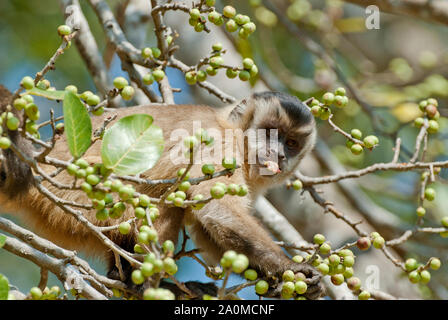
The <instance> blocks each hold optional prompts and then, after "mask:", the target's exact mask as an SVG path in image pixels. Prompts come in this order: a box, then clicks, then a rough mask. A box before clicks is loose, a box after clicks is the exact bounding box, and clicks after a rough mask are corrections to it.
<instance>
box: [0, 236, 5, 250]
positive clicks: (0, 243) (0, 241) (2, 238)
mask: <svg viewBox="0 0 448 320" xmlns="http://www.w3.org/2000/svg"><path fill="white" fill-rule="evenodd" d="M5 242H6V236H5V235H4V234H0V248H3V246H4V245H5Z"/></svg>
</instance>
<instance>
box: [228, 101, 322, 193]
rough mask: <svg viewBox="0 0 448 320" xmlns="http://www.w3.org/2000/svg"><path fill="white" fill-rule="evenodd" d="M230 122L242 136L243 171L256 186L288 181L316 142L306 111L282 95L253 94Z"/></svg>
mask: <svg viewBox="0 0 448 320" xmlns="http://www.w3.org/2000/svg"><path fill="white" fill-rule="evenodd" d="M229 120H231V121H232V122H233V123H235V124H236V125H237V126H238V127H239V128H241V129H242V130H243V131H244V132H245V137H246V139H245V148H244V150H245V161H244V167H245V170H246V175H247V176H248V178H249V181H251V182H252V183H255V184H256V185H257V186H258V185H260V186H269V185H272V184H276V183H282V182H284V180H285V179H286V178H288V177H291V175H292V174H293V173H294V171H295V170H296V168H297V166H298V164H299V162H300V160H302V158H303V157H304V156H305V155H306V154H307V153H308V152H309V151H310V150H311V149H312V148H313V146H314V143H315V139H316V124H315V121H314V117H313V115H312V114H311V112H310V110H309V108H308V107H307V106H306V105H305V104H303V103H302V102H301V101H300V100H299V99H297V98H296V97H293V96H290V95H288V94H284V93H279V92H261V93H255V94H254V95H252V96H251V97H250V98H249V99H245V100H243V101H242V102H241V103H239V104H238V105H237V106H236V107H234V108H233V110H232V111H231V113H230V115H229ZM255 160H256V161H255Z"/></svg>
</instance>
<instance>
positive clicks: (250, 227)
mask: <svg viewBox="0 0 448 320" xmlns="http://www.w3.org/2000/svg"><path fill="white" fill-rule="evenodd" d="M194 219H196V222H195V223H193V225H192V226H191V227H190V229H189V230H191V236H192V238H193V239H194V241H195V243H196V245H197V246H198V247H199V248H201V249H202V248H203V249H204V251H208V252H207V253H206V254H205V255H203V257H204V259H206V260H207V262H209V263H215V264H217V263H218V262H219V259H217V257H218V256H220V255H221V254H222V252H225V251H227V250H235V251H237V252H239V253H243V254H245V255H246V256H247V257H248V258H249V263H250V266H251V268H254V269H256V270H257V271H258V272H260V273H261V274H262V275H263V276H265V277H267V278H271V277H272V276H275V277H276V278H277V279H281V276H282V274H283V272H284V271H286V270H292V271H294V272H295V273H298V272H301V273H303V274H304V275H305V276H306V277H307V279H306V280H305V282H306V283H307V284H308V286H309V289H308V291H307V294H306V295H307V297H309V298H317V297H319V296H320V294H321V292H322V290H323V287H322V285H321V284H320V279H321V275H320V273H319V272H318V271H317V270H316V269H315V268H313V267H312V266H311V265H309V264H305V263H300V264H299V263H296V262H294V261H292V260H291V259H290V258H289V257H288V256H287V255H286V254H285V253H284V252H283V250H282V249H281V248H280V247H279V246H278V245H276V244H275V243H274V241H273V240H272V238H271V237H270V235H269V234H268V233H267V232H266V231H265V230H264V229H263V227H262V226H261V225H260V224H259V222H258V221H257V220H256V219H255V218H254V217H253V216H252V215H251V214H250V212H249V209H248V200H247V199H245V198H236V197H232V198H231V199H224V201H223V200H218V201H212V202H210V203H208V204H207V205H206V206H204V208H203V209H201V210H199V211H195V212H194ZM207 239H208V241H207ZM210 250H212V252H211V253H210ZM210 260H214V261H213V262H212V261H210Z"/></svg>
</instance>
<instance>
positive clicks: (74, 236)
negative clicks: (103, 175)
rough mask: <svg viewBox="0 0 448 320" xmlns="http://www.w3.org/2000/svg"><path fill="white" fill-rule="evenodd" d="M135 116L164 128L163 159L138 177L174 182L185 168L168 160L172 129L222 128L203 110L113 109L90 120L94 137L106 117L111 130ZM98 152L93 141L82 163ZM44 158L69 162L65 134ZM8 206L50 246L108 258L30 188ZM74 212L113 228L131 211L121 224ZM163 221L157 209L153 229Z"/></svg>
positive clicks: (68, 193) (74, 195)
mask: <svg viewBox="0 0 448 320" xmlns="http://www.w3.org/2000/svg"><path fill="white" fill-rule="evenodd" d="M138 113H144V114H149V115H151V116H152V117H153V119H154V124H155V125H157V126H159V127H161V128H162V129H163V136H164V140H165V146H164V152H163V155H162V157H161V158H160V159H159V161H158V162H157V163H156V165H155V166H154V167H153V168H152V169H151V170H149V171H147V172H145V173H144V174H142V175H141V176H142V177H147V178H152V179H169V178H174V177H175V176H176V174H175V173H176V172H177V170H178V169H180V168H182V167H185V166H186V165H185V164H177V165H174V164H173V162H172V160H171V159H170V156H169V152H170V150H171V149H172V148H173V147H174V145H175V144H176V143H179V141H172V140H171V139H170V136H171V133H172V131H173V130H176V129H184V130H187V131H188V134H190V135H191V134H193V121H196V120H197V119H200V120H201V126H203V128H204V129H207V128H220V129H223V128H222V124H223V122H222V121H221V120H220V119H219V118H218V116H217V112H216V111H215V110H214V109H213V108H211V107H208V106H191V105H149V106H137V107H130V108H122V109H117V111H111V112H107V113H104V114H103V115H102V116H97V117H92V128H93V132H95V130H97V129H99V128H101V127H102V126H103V124H104V121H105V120H106V118H107V117H110V116H113V115H114V114H117V115H118V117H117V118H116V119H115V120H114V121H112V122H111V123H110V124H109V125H108V126H107V128H110V127H111V126H112V125H113V124H114V123H115V122H116V121H118V120H119V119H121V118H123V117H125V116H128V115H132V114H138ZM100 151H101V140H96V141H95V142H94V143H93V144H92V146H91V147H90V148H89V150H88V151H87V152H86V153H85V155H84V156H83V158H84V159H85V160H87V162H89V164H94V163H100V162H101V152H100ZM49 157H54V158H57V159H60V160H64V161H69V160H70V159H71V158H72V156H71V155H70V152H69V150H68V145H67V142H66V138H65V135H62V136H60V137H59V138H58V140H57V142H56V144H55V147H54V149H53V150H52V152H51V153H50V154H49ZM42 168H43V169H44V171H45V172H46V173H47V174H49V173H51V172H54V170H55V169H56V168H55V167H53V166H42ZM191 173H192V176H193V177H194V176H200V175H201V171H200V166H198V167H195V168H193V169H192V170H191ZM54 180H56V181H57V182H59V183H63V184H69V183H71V181H73V178H72V177H71V176H69V175H68V173H67V172H66V171H65V170H64V171H62V172H61V173H59V174H58V175H57V176H56V177H54ZM42 184H43V185H44V186H45V187H46V188H48V190H50V191H51V192H53V193H54V194H55V195H56V196H58V197H60V198H61V199H65V200H67V201H76V202H78V203H83V204H88V203H90V200H89V199H88V197H87V196H86V194H85V193H84V192H82V191H79V190H66V189H60V188H58V187H55V186H53V185H51V184H50V183H48V182H45V181H44V182H43V183H42ZM168 186H169V185H158V186H155V187H149V186H141V185H139V186H136V189H137V191H139V192H141V193H146V194H148V195H150V196H154V197H158V196H160V194H161V193H162V192H163V191H165V190H166V188H167V187H168ZM3 200H4V199H2V201H1V203H2V205H3V204H4V203H6V202H7V201H3ZM8 202H9V204H10V206H9V208H10V210H11V211H19V212H20V213H22V217H23V219H24V221H25V223H26V224H29V225H31V226H33V227H34V230H35V231H36V232H37V233H38V234H40V235H42V236H44V237H46V238H48V239H49V240H51V241H54V242H55V243H56V244H58V245H60V246H63V247H64V248H67V249H72V250H78V251H83V252H85V253H87V254H90V255H94V256H103V257H104V256H107V255H108V250H107V249H106V248H105V247H104V246H103V245H102V244H101V242H100V241H99V240H98V239H97V238H96V237H95V236H94V235H93V233H92V232H91V231H90V230H88V229H87V228H86V227H85V226H84V225H83V224H82V223H81V222H80V221H78V220H77V219H76V218H75V217H74V216H73V215H70V214H68V213H66V212H64V211H63V210H62V209H61V208H59V207H58V206H56V205H55V203H54V202H53V201H50V200H49V199H48V198H46V197H44V196H43V195H42V194H41V193H40V192H39V191H38V190H37V189H36V188H35V187H33V188H31V190H30V192H29V193H28V194H26V195H23V196H20V197H17V198H16V199H14V200H13V201H8ZM77 210H79V211H81V212H82V213H83V215H84V216H85V217H86V218H87V219H88V220H89V221H90V222H91V223H93V224H95V225H98V226H109V225H116V224H118V223H120V222H121V221H126V220H128V219H130V218H132V217H133V212H132V210H130V209H129V208H128V210H126V211H125V213H124V214H123V216H122V217H121V218H120V219H117V220H114V219H108V220H106V221H98V220H97V219H96V210H85V209H78V208H77ZM163 216H164V211H163V210H161V217H160V222H159V223H158V224H162V225H163V224H164V223H165V222H164V221H165V220H164V218H163ZM169 223H172V221H169ZM177 224H180V222H179V221H178V222H177ZM156 227H157V226H156ZM107 236H109V237H110V238H111V240H112V241H114V242H116V243H117V244H120V245H122V244H123V243H127V244H130V245H133V241H134V240H133V239H135V235H131V236H123V235H121V234H120V233H119V232H118V231H117V230H115V231H111V232H108V233H107ZM162 237H163V236H162ZM126 247H127V248H126V249H128V250H131V248H130V247H129V246H126Z"/></svg>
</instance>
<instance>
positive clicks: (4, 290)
mask: <svg viewBox="0 0 448 320" xmlns="http://www.w3.org/2000/svg"><path fill="white" fill-rule="evenodd" d="M8 293H9V282H8V278H6V277H5V276H4V275H2V274H0V300H8Z"/></svg>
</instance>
